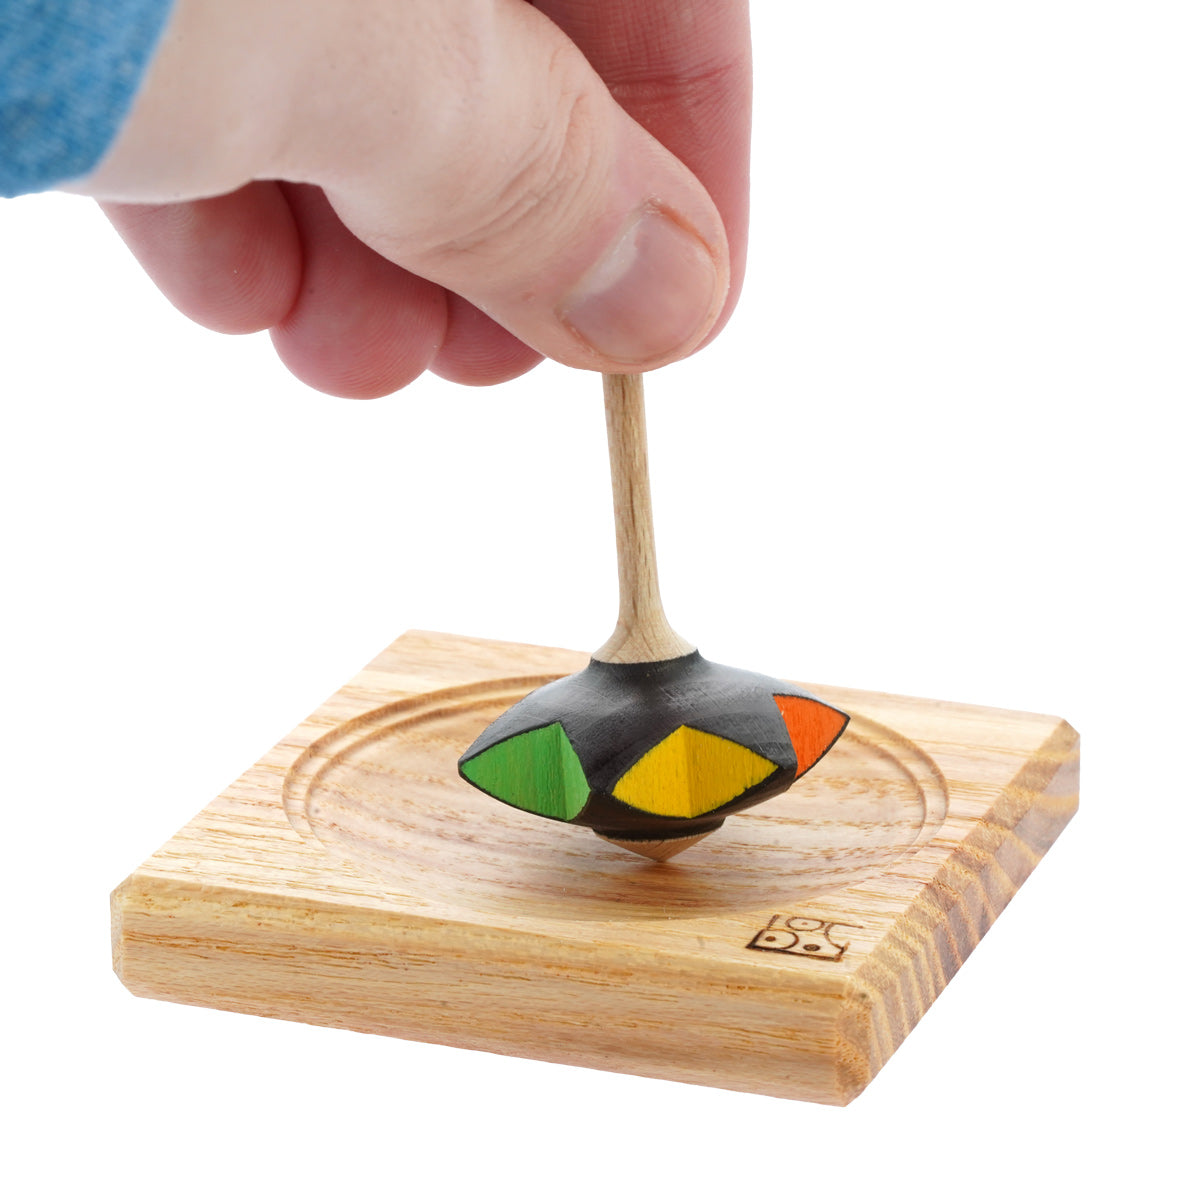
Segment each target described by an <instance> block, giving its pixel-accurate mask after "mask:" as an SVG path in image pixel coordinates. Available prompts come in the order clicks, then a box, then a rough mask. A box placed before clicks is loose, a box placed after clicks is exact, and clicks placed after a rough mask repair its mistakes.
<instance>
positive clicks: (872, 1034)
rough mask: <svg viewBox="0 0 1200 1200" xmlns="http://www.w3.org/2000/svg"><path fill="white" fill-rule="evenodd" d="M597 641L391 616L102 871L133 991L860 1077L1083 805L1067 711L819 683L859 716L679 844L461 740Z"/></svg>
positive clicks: (671, 1067)
mask: <svg viewBox="0 0 1200 1200" xmlns="http://www.w3.org/2000/svg"><path fill="white" fill-rule="evenodd" d="M586 661H587V656H586V655H583V654H578V653H574V652H570V651H563V650H551V649H546V648H542V647H531V646H518V645H510V644H504V643H496V642H487V641H481V640H477V639H469V638H461V637H452V636H449V635H438V634H427V633H409V634H406V635H405V636H404V637H402V638H400V639H398V640H397V641H396V642H395V643H393V645H392V646H390V647H389V648H388V649H387V650H385V651H384V652H383V653H382V654H381V655H379V657H378V658H376V659H375V660H374V661H373V662H372V663H371V664H369V665H368V666H367V667H366V669H364V670H363V671H362V672H360V673H359V674H358V675H357V676H356V677H355V678H354V679H352V680H351V681H350V682H349V683H348V684H347V685H346V686H345V687H343V688H342V689H341V690H340V691H339V692H338V693H337V694H336V695H334V696H333V697H331V698H330V699H329V700H328V701H327V702H326V703H325V704H324V705H322V706H321V708H320V709H318V711H317V712H316V713H314V714H313V716H312V717H311V718H310V719H309V720H308V721H306V722H305V723H304V724H303V725H301V726H300V727H299V728H298V729H297V730H295V731H294V732H293V733H292V734H291V735H289V736H288V737H287V738H285V739H284V740H283V741H281V742H280V743H279V744H278V745H277V746H275V747H274V748H273V749H272V750H271V751H270V752H269V753H268V754H267V755H266V756H265V757H264V758H263V759H262V760H261V761H260V762H259V763H257V764H256V765H255V766H253V767H251V768H250V769H249V770H248V771H247V772H246V773H245V774H244V775H243V776H242V777H241V778H240V779H239V780H237V782H235V783H234V784H233V785H231V787H229V788H228V789H227V790H226V791H225V792H223V793H222V794H221V795H220V796H219V797H217V799H216V800H214V801H213V802H212V803H211V804H210V805H209V806H208V807H207V808H205V809H204V811H203V812H201V813H200V814H198V815H197V817H196V818H195V819H194V820H193V821H191V822H189V824H188V825H187V826H185V827H184V828H183V829H182V830H180V831H179V833H178V834H176V835H175V837H173V838H172V839H171V840H170V841H169V842H168V843H167V844H166V845H165V846H164V847H162V848H161V849H160V850H159V851H157V852H156V853H155V854H153V855H151V857H150V858H149V859H147V860H146V862H145V863H143V864H142V866H141V867H139V868H138V869H137V870H136V871H134V872H133V874H132V875H130V877H129V878H128V879H127V880H126V881H125V882H124V883H122V884H121V885H120V886H119V887H118V888H117V889H116V891H115V892H114V893H113V898H112V916H113V952H114V965H115V968H116V971H117V973H118V975H119V976H120V977H121V979H122V980H123V981H124V983H125V984H126V986H127V987H128V988H129V989H130V990H131V991H133V992H134V993H135V994H137V995H140V996H149V997H154V998H158V999H164V1000H175V1001H180V1002H183V1003H190V1004H204V1005H210V1006H212V1007H217V1008H225V1009H232V1010H235V1011H239V1012H247V1013H256V1014H260V1015H265V1016H274V1017H282V1018H286V1019H290V1020H300V1021H308V1022H311V1023H314V1024H323V1025H334V1026H339V1027H343V1028H349V1029H360V1030H364V1031H367V1032H372V1033H383V1034H390V1035H393V1036H399V1037H405V1038H412V1039H416V1040H420V1041H429V1042H440V1043H445V1044H448V1045H455V1046H464V1047H468V1048H474V1049H482V1050H489V1051H494V1052H499V1053H506V1054H516V1055H522V1056H525V1057H532V1058H542V1059H548V1060H551V1061H556V1062H563V1063H573V1064H577V1065H581V1066H589V1067H600V1068H604V1069H608V1070H617V1071H625V1072H629V1073H633V1074H641V1075H650V1076H658V1077H663V1078H669V1079H676V1080H682V1081H685V1082H691V1083H703V1084H711V1085H714V1086H720V1087H726V1088H734V1089H739V1090H745V1091H753V1092H762V1093H766V1094H770V1095H776V1096H787V1097H793V1098H799V1099H807V1100H818V1101H822V1102H825V1103H832V1104H844V1103H846V1102H847V1101H849V1100H850V1099H852V1098H853V1097H854V1096H855V1095H857V1094H858V1092H860V1091H861V1090H862V1088H863V1087H864V1086H865V1085H866V1083H867V1082H868V1081H869V1080H870V1079H871V1078H872V1077H873V1076H874V1075H875V1074H876V1072H877V1071H878V1070H879V1069H880V1068H881V1067H882V1065H883V1064H884V1063H885V1062H886V1061H887V1059H888V1058H889V1057H890V1055H891V1054H892V1052H893V1051H894V1050H895V1048H896V1046H897V1045H898V1044H899V1043H900V1041H901V1040H902V1039H903V1038H904V1037H905V1036H906V1035H907V1033H908V1032H909V1030H911V1029H912V1027H913V1026H914V1025H915V1024H916V1022H917V1021H918V1020H919V1019H920V1018H921V1016H922V1015H923V1014H924V1013H925V1011H926V1010H927V1009H928V1007H929V1005H930V1004H931V1003H932V1001H933V999H934V998H935V997H936V996H937V995H938V994H939V993H940V992H941V990H942V989H943V988H944V987H945V986H946V983H947V982H948V981H949V979H950V978H952V976H953V975H954V973H955V971H956V970H957V969H958V966H959V965H961V963H962V961H963V959H965V958H966V956H967V955H968V954H969V953H970V952H971V951H972V950H973V949H974V947H975V946H976V945H977V944H978V943H979V941H980V939H981V938H982V937H983V935H984V933H985V932H986V931H987V929H988V927H989V926H990V924H991V922H992V921H993V920H995V918H996V916H997V915H998V913H999V912H1000V911H1001V910H1002V909H1003V907H1004V906H1005V904H1007V902H1008V900H1009V899H1010V898H1011V897H1012V895H1013V894H1014V893H1015V892H1016V890H1017V888H1018V887H1020V885H1021V883H1022V882H1023V881H1024V879H1025V878H1026V877H1027V876H1028V874H1029V872H1030V871H1031V870H1032V869H1033V867H1034V865H1036V863H1037V862H1038V861H1039V859H1040V858H1041V857H1042V855H1043V854H1044V853H1045V852H1046V850H1047V849H1048V847H1049V846H1050V844H1051V843H1052V842H1053V841H1054V839H1055V837H1057V835H1058V833H1059V832H1060V831H1061V829H1062V828H1063V826H1064V825H1065V824H1066V822H1067V821H1068V820H1069V819H1070V817H1071V815H1072V814H1073V813H1074V811H1075V806H1076V796H1075V792H1076V787H1077V777H1078V737H1077V735H1076V734H1075V732H1074V730H1072V729H1071V727H1070V726H1069V725H1067V724H1066V723H1065V722H1063V721H1060V720H1059V719H1057V718H1054V717H1046V716H1038V715H1035V714H1028V713H1014V712H1004V711H1000V710H993V709H984V708H978V707H971V706H963V705H954V704H947V703H941V702H933V701H926V700H915V699H908V698H904V697H897V696H886V695H881V694H876V693H869V692H858V691H850V690H847V689H839V688H833V687H823V688H822V689H821V690H822V692H823V694H825V695H828V697H829V699H830V700H831V702H833V703H835V704H838V705H839V706H841V707H843V708H845V709H846V710H847V711H849V712H851V714H852V716H853V720H852V722H851V726H850V729H849V731H848V732H847V733H846V734H845V735H844V736H843V738H842V740H841V741H840V742H839V743H838V744H837V745H836V746H835V747H834V748H833V750H831V751H830V752H829V754H828V755H827V756H826V758H825V759H823V760H822V761H821V762H820V763H819V764H818V765H817V767H815V768H814V769H813V770H812V771H811V772H810V773H809V774H808V775H806V776H804V777H803V778H801V779H800V780H799V781H797V783H796V784H795V785H793V787H792V788H791V789H790V790H789V791H788V792H786V793H784V794H783V795H781V796H778V797H776V798H775V799H773V800H770V801H768V802H766V803H764V804H763V805H761V806H759V807H758V808H756V809H752V810H748V811H747V812H745V813H742V814H738V815H736V816H733V817H731V818H730V819H729V820H728V821H727V822H726V824H725V826H724V827H723V828H722V829H720V830H719V831H718V832H717V833H715V834H713V835H712V836H711V837H709V838H707V839H706V840H705V841H704V842H703V843H701V844H699V845H697V846H694V847H693V848H692V849H690V850H689V851H688V853H687V854H686V855H683V856H682V857H681V858H680V859H678V860H672V861H671V862H667V863H653V862H651V861H649V860H645V859H637V858H634V857H632V856H630V855H627V854H625V853H624V852H623V851H621V850H620V849H618V848H616V847H613V846H609V845H607V844H606V843H605V842H603V841H602V840H600V839H598V838H596V837H594V836H592V835H591V834H590V833H589V832H588V831H587V830H586V829H583V828H580V827H577V826H572V825H566V824H560V823H557V822H551V821H545V820H543V819H541V818H538V817H536V816H533V815H531V814H528V813H524V812H521V811H520V810H517V809H513V808H508V807H506V806H502V805H498V804H496V803H495V802H494V801H492V800H490V799H489V798H488V797H487V796H484V795H482V794H481V793H479V792H477V791H476V790H475V789H473V788H472V787H470V786H469V785H468V784H467V783H465V782H464V781H463V780H462V779H460V778H459V777H458V775H457V772H456V770H455V762H456V758H457V755H458V754H459V753H460V752H461V750H462V747H463V746H464V745H465V744H466V743H467V742H469V741H470V739H471V738H472V737H473V736H475V734H476V733H478V732H479V730H481V729H482V728H483V727H484V726H485V725H486V724H487V723H488V722H489V721H490V720H492V719H493V718H494V717H495V716H496V715H497V714H498V713H499V712H501V711H503V709H504V708H506V707H507V706H509V705H510V704H511V703H512V702H513V700H514V699H515V698H517V697H518V696H519V695H521V694H523V693H524V692H527V691H529V690H531V689H532V688H534V687H537V686H540V685H541V684H543V683H545V682H546V681H547V680H548V679H550V678H552V677H557V676H561V675H564V674H568V673H571V672H573V671H576V670H578V669H579V668H581V667H582V666H583V665H584V663H585V662H586Z"/></svg>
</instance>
